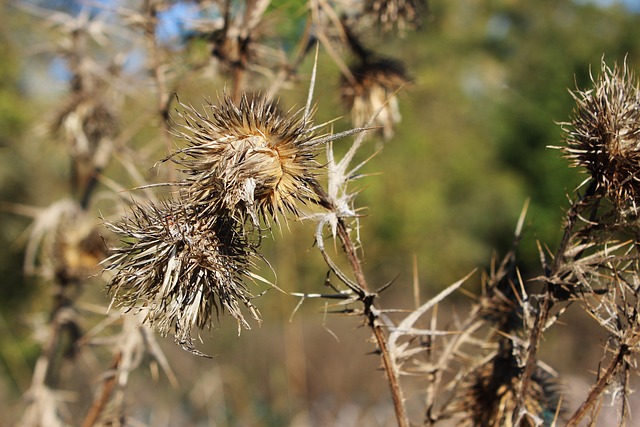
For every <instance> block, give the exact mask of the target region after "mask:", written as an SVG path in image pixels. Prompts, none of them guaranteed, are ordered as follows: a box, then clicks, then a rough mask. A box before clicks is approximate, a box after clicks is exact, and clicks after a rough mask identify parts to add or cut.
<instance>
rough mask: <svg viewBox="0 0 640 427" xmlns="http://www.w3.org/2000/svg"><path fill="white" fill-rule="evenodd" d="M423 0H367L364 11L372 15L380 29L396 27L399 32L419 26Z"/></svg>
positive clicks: (387, 29) (385, 29)
mask: <svg viewBox="0 0 640 427" xmlns="http://www.w3.org/2000/svg"><path fill="white" fill-rule="evenodd" d="M426 9H427V5H426V1H425V0H367V1H366V2H365V13H367V14H368V15H371V16H373V17H374V19H375V21H376V22H377V24H378V25H379V27H380V28H381V29H382V31H384V32H385V33H386V32H389V31H392V30H393V29H394V28H397V30H398V32H399V33H400V34H403V33H404V32H405V31H406V30H408V29H411V30H415V29H417V28H420V26H421V23H422V15H423V10H426Z"/></svg>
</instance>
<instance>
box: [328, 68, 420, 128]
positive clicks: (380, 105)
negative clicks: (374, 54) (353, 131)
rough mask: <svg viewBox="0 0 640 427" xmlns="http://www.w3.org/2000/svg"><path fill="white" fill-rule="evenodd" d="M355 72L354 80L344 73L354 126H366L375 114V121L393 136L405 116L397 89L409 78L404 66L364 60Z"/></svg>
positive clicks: (345, 98) (343, 91)
mask: <svg viewBox="0 0 640 427" xmlns="http://www.w3.org/2000/svg"><path fill="white" fill-rule="evenodd" d="M351 73H352V75H353V80H351V79H349V78H346V77H344V76H343V77H342V81H341V83H340V93H341V96H342V101H343V102H344V104H345V106H346V107H347V108H348V109H349V110H351V120H352V122H353V124H354V126H358V127H360V126H364V125H366V124H368V123H369V121H370V120H371V118H372V117H374V119H373V123H372V125H374V126H376V125H377V126H381V130H380V133H381V134H382V135H383V136H384V138H385V139H387V140H389V139H391V138H392V137H393V134H394V130H393V128H394V126H395V124H396V123H399V122H400V119H401V117H400V110H399V108H398V98H397V96H396V92H397V91H398V89H400V88H401V87H402V86H403V85H405V84H407V83H408V82H409V78H408V76H407V75H406V72H405V70H404V67H403V66H402V64H400V63H398V62H396V61H393V60H389V59H382V60H378V61H374V62H365V63H363V64H360V65H358V66H357V67H354V68H352V69H351Z"/></svg>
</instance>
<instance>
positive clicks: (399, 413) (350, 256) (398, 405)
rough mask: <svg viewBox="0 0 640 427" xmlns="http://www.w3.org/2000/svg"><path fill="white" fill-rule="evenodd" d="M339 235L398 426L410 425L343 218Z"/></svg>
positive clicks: (371, 295) (374, 309) (386, 347)
mask: <svg viewBox="0 0 640 427" xmlns="http://www.w3.org/2000/svg"><path fill="white" fill-rule="evenodd" d="M338 237H339V238H340V241H341V242H342V245H343V248H344V251H345V254H346V255H347V260H348V261H349V264H350V266H351V270H352V271H353V274H354V276H355V279H356V282H357V283H358V286H360V288H362V290H363V295H362V296H361V297H360V300H361V301H362V303H363V304H364V314H365V316H366V318H367V323H368V325H369V327H370V328H371V329H372V331H373V335H374V336H375V338H376V343H377V345H378V349H379V351H380V355H381V357H382V363H383V366H384V371H385V374H386V375H387V381H388V382H389V391H390V392H391V398H392V400H393V409H394V411H395V414H396V420H397V421H398V427H409V421H408V419H407V414H406V409H405V407H404V397H403V394H402V388H401V387H400V381H399V378H398V377H399V375H398V371H397V368H396V365H395V363H394V361H393V357H392V356H391V354H390V353H389V348H388V346H387V337H386V335H385V334H384V331H383V330H382V327H381V326H380V324H379V323H378V314H377V310H376V308H375V305H374V301H373V300H374V296H375V295H374V294H371V293H370V292H369V291H368V285H367V280H366V277H365V275H364V272H363V271H362V264H361V263H360V259H359V258H358V254H357V252H356V248H355V246H354V244H353V241H352V240H351V237H350V236H349V230H348V229H347V226H346V224H345V222H344V220H343V219H342V218H339V219H338Z"/></svg>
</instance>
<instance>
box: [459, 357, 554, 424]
mask: <svg viewBox="0 0 640 427" xmlns="http://www.w3.org/2000/svg"><path fill="white" fill-rule="evenodd" d="M520 372H521V369H520V368H519V367H518V366H517V364H516V361H515V359H514V358H513V356H512V355H510V354H503V355H500V354H498V355H496V356H495V357H493V358H492V359H490V360H488V361H487V362H485V363H484V364H482V365H481V366H479V367H478V368H476V370H475V371H473V372H472V373H471V375H469V376H468V379H467V380H466V381H465V383H464V385H463V387H462V388H461V391H460V395H459V400H458V402H457V403H456V405H455V407H456V408H455V410H454V413H455V414H456V415H460V414H464V415H465V418H464V419H463V420H461V422H460V423H459V425H460V426H469V427H471V426H492V427H503V426H514V425H516V424H515V420H516V419H517V418H518V417H519V414H516V413H515V410H516V407H517V406H518V402H519V397H520V396H519V388H518V387H519V374H520ZM557 389H558V384H557V382H556V381H555V380H554V378H553V377H552V376H551V375H550V374H548V373H547V372H545V371H544V370H542V369H540V368H537V369H536V370H535V371H534V374H533V376H532V378H531V383H530V384H529V387H528V388H527V393H526V396H524V398H523V409H524V416H523V418H522V419H521V421H520V423H519V424H517V425H519V426H527V427H534V426H540V425H551V423H552V421H553V420H554V418H555V416H556V413H557V411H558V405H559V403H558V402H559V394H558V392H557Z"/></svg>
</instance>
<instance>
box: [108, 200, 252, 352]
mask: <svg viewBox="0 0 640 427" xmlns="http://www.w3.org/2000/svg"><path fill="white" fill-rule="evenodd" d="M107 227H108V228H109V229H110V230H111V231H113V232H115V233H117V234H119V235H120V236H122V237H123V239H122V245H121V246H120V247H117V248H114V249H113V254H112V255H111V256H110V257H109V258H108V259H107V260H106V264H107V267H106V270H111V271H114V272H115V273H114V275H113V277H111V279H110V281H109V284H108V289H109V292H110V293H111V294H112V295H114V297H115V300H116V301H117V302H118V303H119V304H120V305H122V306H124V307H126V308H129V309H138V308H139V309H142V310H145V311H146V318H145V320H144V322H145V323H147V324H149V325H151V326H153V327H155V328H156V329H157V330H158V331H159V332H160V333H161V334H162V335H166V334H167V333H168V332H169V330H170V329H171V328H172V327H173V328H175V339H176V342H177V343H178V344H180V345H182V347H183V348H185V349H187V350H189V351H193V352H195V350H194V349H193V344H192V338H191V336H192V334H191V332H192V330H193V329H194V328H198V329H202V328H204V327H211V326H212V323H213V320H214V319H213V317H214V314H215V316H216V317H218V316H219V315H220V313H221V312H222V311H227V312H229V313H230V314H231V315H232V316H233V317H234V318H235V319H236V320H237V322H238V331H240V329H241V327H244V328H246V329H249V328H250V326H249V324H248V323H247V321H246V320H245V318H244V315H243V313H242V311H241V305H244V306H245V308H246V309H247V310H248V311H249V313H250V314H251V316H252V317H253V318H254V319H256V320H260V316H259V313H258V310H257V309H256V308H255V307H254V305H253V304H252V303H251V299H252V298H253V296H252V295H251V294H250V293H249V291H248V290H247V288H246V287H245V285H244V283H243V278H247V277H251V273H250V272H249V269H250V268H251V266H252V256H253V255H254V252H253V251H252V246H251V245H250V244H249V242H247V240H246V239H245V238H244V237H243V236H241V235H240V234H239V233H238V231H237V230H236V229H235V228H234V224H233V223H231V222H229V220H228V219H227V218H224V217H215V216H209V217H208V219H206V220H205V219H204V217H202V216H200V215H198V213H197V212H195V211H194V209H192V208H189V207H187V206H185V205H183V204H181V203H178V202H174V201H169V202H164V203H162V204H161V205H160V206H155V205H148V206H141V205H134V206H133V207H132V208H131V211H130V214H129V216H128V217H125V218H124V219H123V220H121V221H120V222H117V223H107Z"/></svg>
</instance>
